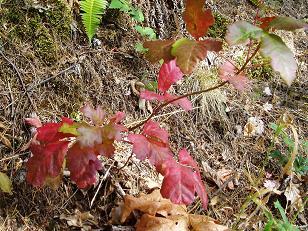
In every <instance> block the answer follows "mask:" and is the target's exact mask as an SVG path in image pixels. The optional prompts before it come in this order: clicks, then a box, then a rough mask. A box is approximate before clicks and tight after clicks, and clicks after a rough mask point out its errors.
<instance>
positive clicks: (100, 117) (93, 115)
mask: <svg viewBox="0 0 308 231" xmlns="http://www.w3.org/2000/svg"><path fill="white" fill-rule="evenodd" d="M80 111H81V112H82V113H83V115H84V116H86V117H88V118H89V119H90V120H91V121H92V122H93V123H94V124H96V125H102V124H103V122H104V118H105V112H104V111H103V109H102V108H101V107H100V106H97V107H96V109H94V108H93V107H92V106H91V105H90V104H88V103H87V104H86V105H85V106H83V107H82V108H81V109H80Z"/></svg>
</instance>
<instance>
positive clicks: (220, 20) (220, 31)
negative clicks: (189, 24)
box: [208, 12, 229, 39]
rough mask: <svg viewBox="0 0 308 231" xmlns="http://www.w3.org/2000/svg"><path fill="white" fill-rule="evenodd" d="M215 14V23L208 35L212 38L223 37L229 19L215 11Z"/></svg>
mask: <svg viewBox="0 0 308 231" xmlns="http://www.w3.org/2000/svg"><path fill="white" fill-rule="evenodd" d="M213 14H214V18H215V23H214V25H213V26H211V27H210V28H209V31H208V35H209V36H210V37H212V38H221V39H223V38H224V37H225V35H226V32H227V27H228V25H229V20H228V19H227V18H225V17H224V16H223V15H222V14H220V13H218V12H214V13H213Z"/></svg>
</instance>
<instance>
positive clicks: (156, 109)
mask: <svg viewBox="0 0 308 231" xmlns="http://www.w3.org/2000/svg"><path fill="white" fill-rule="evenodd" d="M226 83H228V81H224V82H222V83H220V84H218V85H216V86H214V87H210V88H207V89H204V90H200V91H195V92H190V93H187V94H185V95H181V96H179V97H177V98H175V99H172V100H169V101H167V102H165V103H162V104H160V105H158V106H157V107H155V108H154V110H153V112H152V113H151V115H150V116H149V117H148V118H147V119H146V120H144V121H142V122H141V123H139V124H137V125H135V126H133V127H131V128H129V129H128V130H129V131H133V130H135V129H137V128H139V127H141V126H142V125H143V124H145V123H146V122H148V121H149V120H150V119H152V118H153V117H154V116H155V115H157V113H158V112H159V111H160V110H161V109H162V108H164V107H165V106H167V105H169V104H171V103H173V102H175V101H177V100H179V99H183V98H185V97H189V96H193V95H198V94H201V93H206V92H209V91H213V90H215V89H218V88H220V87H222V86H224V85H225V84H226Z"/></svg>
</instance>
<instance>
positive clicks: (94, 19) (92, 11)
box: [80, 0, 108, 42]
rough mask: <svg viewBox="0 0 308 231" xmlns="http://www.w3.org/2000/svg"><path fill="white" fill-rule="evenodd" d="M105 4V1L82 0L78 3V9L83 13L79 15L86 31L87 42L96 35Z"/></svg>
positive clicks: (106, 2)
mask: <svg viewBox="0 0 308 231" xmlns="http://www.w3.org/2000/svg"><path fill="white" fill-rule="evenodd" d="M107 4H108V1H107V0H83V1H81V2H80V9H81V10H82V11H83V13H81V16H82V23H83V25H84V27H85V29H86V33H87V36H88V38H89V42H91V40H92V38H93V36H94V35H95V33H96V29H97V28H98V26H99V24H100V21H101V18H102V14H103V13H104V11H105V9H106V8H107Z"/></svg>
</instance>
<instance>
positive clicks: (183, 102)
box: [164, 93, 192, 111]
mask: <svg viewBox="0 0 308 231" xmlns="http://www.w3.org/2000/svg"><path fill="white" fill-rule="evenodd" d="M178 97H179V96H176V95H169V94H168V93H165V94H164V101H170V100H173V99H176V98H178ZM171 104H173V105H175V106H179V107H181V108H183V109H184V110H185V111H191V110H192V104H191V102H190V101H189V99H187V98H186V97H185V98H181V99H178V100H176V101H174V102H172V103H171Z"/></svg>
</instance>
